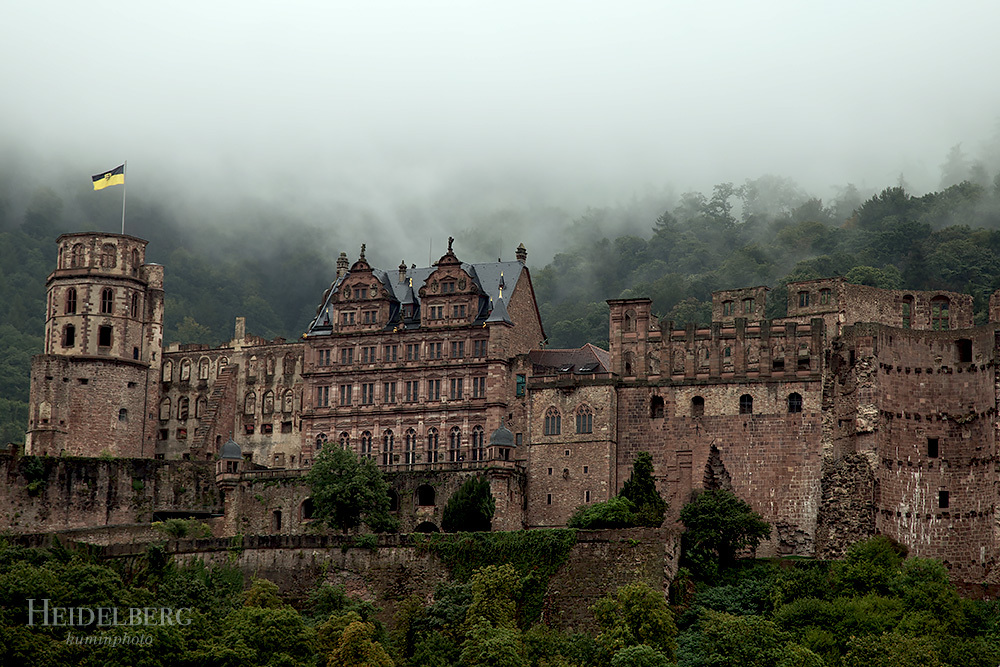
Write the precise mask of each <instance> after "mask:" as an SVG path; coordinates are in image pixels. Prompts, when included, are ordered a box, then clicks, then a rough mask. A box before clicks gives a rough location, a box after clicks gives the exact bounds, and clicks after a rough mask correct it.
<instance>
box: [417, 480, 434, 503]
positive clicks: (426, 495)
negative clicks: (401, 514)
mask: <svg viewBox="0 0 1000 667" xmlns="http://www.w3.org/2000/svg"><path fill="white" fill-rule="evenodd" d="M417 505H419V506H420V507H433V506H434V487H433V486H431V485H430V484H421V485H420V486H418V487H417Z"/></svg>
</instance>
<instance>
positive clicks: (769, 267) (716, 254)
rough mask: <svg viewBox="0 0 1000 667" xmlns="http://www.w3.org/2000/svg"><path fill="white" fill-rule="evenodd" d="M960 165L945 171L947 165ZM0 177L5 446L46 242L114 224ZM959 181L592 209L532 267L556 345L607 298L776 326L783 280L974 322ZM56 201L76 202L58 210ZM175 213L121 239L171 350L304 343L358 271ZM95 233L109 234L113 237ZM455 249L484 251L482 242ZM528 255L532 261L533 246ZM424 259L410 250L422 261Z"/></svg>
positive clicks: (984, 249)
mask: <svg viewBox="0 0 1000 667" xmlns="http://www.w3.org/2000/svg"><path fill="white" fill-rule="evenodd" d="M955 161H956V160H955V159H954V156H950V158H949V164H952V163H954V162H955ZM946 166H947V165H946ZM3 176H4V178H3V179H2V180H0V182H2V183H3V186H0V442H23V435H24V429H25V428H26V424H27V409H26V401H27V397H28V385H29V378H28V375H29V368H30V359H31V355H33V354H36V353H38V352H40V351H41V348H42V341H41V335H42V333H43V330H44V321H43V317H44V299H45V278H46V275H47V274H48V272H49V271H51V269H52V267H53V266H54V262H55V243H54V240H55V238H56V236H58V235H59V234H60V233H63V232H69V231H84V230H89V229H93V228H94V225H92V224H91V223H90V222H89V221H92V220H95V219H104V220H107V219H108V217H109V216H108V215H107V208H105V209H98V206H99V205H103V206H105V207H107V206H108V202H109V201H110V200H108V199H104V200H99V199H95V198H93V197H88V196H83V195H84V194H86V195H91V194H93V193H82V192H81V191H80V190H79V188H78V187H68V186H67V187H65V188H58V187H57V186H52V187H38V186H37V185H31V184H28V183H27V182H25V181H23V180H20V179H19V177H18V176H17V175H16V174H14V173H12V172H11V171H10V170H8V171H7V173H6V174H3ZM960 178H961V179H964V180H961V181H960V182H956V184H951V185H947V187H942V189H941V190H939V191H937V192H932V193H929V194H926V195H923V196H914V195H911V194H910V193H908V192H907V191H906V188H905V185H895V186H891V187H887V188H884V189H882V190H881V191H880V192H877V193H876V194H872V193H867V192H861V191H859V189H858V188H856V187H854V186H853V185H847V186H845V187H843V188H841V189H840V190H839V192H838V194H837V196H836V197H835V198H834V199H833V200H832V201H829V202H824V201H821V200H820V199H817V198H815V197H812V196H810V195H809V194H808V193H806V192H803V191H802V190H801V189H800V188H799V187H798V186H797V185H796V184H795V183H794V182H793V181H792V180H790V179H785V178H778V177H773V176H765V177H761V178H758V179H753V180H747V181H745V182H744V183H742V184H740V185H736V184H733V183H721V184H719V185H716V186H715V187H714V188H713V190H712V191H711V192H707V193H700V192H688V193H684V194H683V195H681V196H680V197H677V198H674V199H673V200H672V201H666V199H668V197H663V199H664V202H663V203H662V204H660V208H659V213H658V214H649V216H648V217H649V219H648V220H645V221H643V220H642V217H643V216H644V215H647V214H646V213H645V211H648V210H650V209H651V205H650V200H649V199H648V198H647V200H645V201H643V202H642V205H641V206H637V205H635V203H634V202H633V203H632V204H629V205H618V206H614V207H608V208H603V209H589V210H587V211H586V212H585V213H584V214H583V215H581V216H578V217H576V219H569V220H568V221H567V222H566V223H565V225H564V229H563V231H562V235H561V236H562V238H563V239H564V240H565V243H564V246H563V251H562V252H560V253H558V254H556V255H555V256H554V257H553V258H552V259H551V261H549V262H548V263H547V264H544V265H543V264H542V261H543V260H544V259H546V258H541V260H540V259H539V258H537V257H535V256H529V265H531V266H532V268H533V272H532V277H533V280H534V285H535V291H536V294H537V297H538V300H539V307H540V309H541V313H542V318H543V321H544V323H545V328H546V332H547V334H548V341H549V345H550V346H552V347H576V346H580V345H582V344H583V343H586V342H593V343H596V344H598V345H602V346H606V345H607V326H608V323H607V312H608V309H607V305H606V303H605V300H606V299H609V298H617V297H622V296H648V297H650V298H652V299H653V304H654V311H655V312H656V313H657V314H659V315H660V316H661V317H664V318H666V319H671V320H673V321H675V322H677V323H683V322H687V321H697V322H706V321H707V320H708V318H709V315H710V302H711V292H712V291H713V290H716V289H725V288H733V287H743V286H751V285H761V284H763V285H768V286H770V287H771V288H772V292H771V294H770V296H769V304H768V306H769V315H770V316H779V315H782V314H783V309H784V304H785V301H784V297H785V291H784V285H785V284H786V283H787V282H788V281H790V280H803V279H810V278H819V277H826V276H835V275H844V276H846V277H847V278H848V279H849V280H851V281H853V282H859V283H864V284H869V285H875V286H880V287H903V286H905V287H909V288H913V289H947V290H952V291H957V292H964V293H968V294H971V295H972V296H973V297H974V299H975V304H976V318H977V320H976V321H977V322H982V321H984V320H985V316H986V305H987V301H988V298H989V294H990V293H991V292H992V291H993V290H995V289H997V288H1000V175H995V174H988V173H987V172H986V170H985V169H983V168H982V167H975V166H964V167H962V168H957V167H955V166H954V165H952V168H950V169H946V173H945V177H944V179H943V181H942V184H943V185H946V184H948V183H949V181H956V179H960ZM60 192H62V193H69V194H64V196H65V200H64V198H63V196H61V195H60V194H59V193H60ZM111 203H112V204H113V203H114V202H111ZM112 210H113V207H112ZM243 213H244V212H243V211H240V215H242V214H243ZM179 215H184V214H183V213H180V212H179V210H175V209H174V208H172V207H170V206H169V205H166V204H158V203H152V202H148V201H143V200H142V199H137V200H136V201H132V200H130V201H129V208H128V221H129V228H128V229H127V230H126V231H127V232H129V233H133V234H135V235H137V236H141V237H143V238H146V239H148V240H149V242H150V244H149V251H148V256H147V259H148V261H151V262H157V263H160V264H163V265H164V266H165V267H166V271H165V274H166V277H165V281H166V293H167V301H166V322H165V325H166V336H165V338H166V341H167V342H173V341H181V342H203V343H213V344H217V343H220V342H222V341H225V340H228V339H229V338H230V337H231V336H232V331H233V329H232V327H233V322H234V319H235V317H237V316H245V317H246V318H247V326H248V330H249V331H250V332H252V333H254V334H257V335H261V336H264V337H267V338H273V337H275V336H282V337H285V338H288V339H293V338H296V337H298V336H299V335H301V332H302V331H303V330H304V328H305V326H306V325H307V324H308V322H309V320H310V318H311V317H312V315H313V313H314V309H315V306H316V303H317V302H318V300H319V298H320V296H321V295H322V293H323V290H324V289H325V288H326V287H327V286H328V285H329V284H330V282H331V281H332V280H333V277H334V275H335V257H336V254H337V253H338V252H339V251H340V250H342V249H343V250H345V251H347V252H348V255H349V256H352V257H356V252H357V250H356V249H355V248H354V247H353V245H354V239H353V237H351V238H350V239H345V238H342V237H341V236H338V232H337V231H336V227H335V226H334V227H332V228H331V229H332V230H333V231H330V230H321V229H319V228H318V227H317V226H312V224H311V223H305V222H303V221H301V220H299V219H290V220H283V219H281V217H280V215H279V214H278V213H276V212H272V211H249V212H246V216H245V220H244V221H243V223H242V224H238V225H219V224H209V222H208V221H206V222H205V223H204V224H200V221H194V222H192V221H190V220H185V221H181V220H178V217H177V216H179ZM556 217H557V216H556ZM111 220H112V222H114V218H113V217H112V218H111ZM512 227H517V228H523V227H524V221H523V220H522V221H520V223H519V224H516V225H515V224H512ZM99 228H101V229H107V230H109V231H115V224H110V225H104V226H103V227H99ZM636 229H647V230H648V231H647V232H646V233H643V234H638V233H636V232H635V230H636ZM621 230H628V233H627V234H623V233H622V231H621ZM493 232H495V230H491V231H490V233H493ZM339 233H340V234H344V232H339ZM456 235H457V236H458V237H459V243H461V241H462V238H464V237H465V238H470V244H471V245H473V246H475V245H476V244H475V242H474V240H471V239H474V237H475V230H474V229H467V230H456ZM374 240H375V239H372V241H373V242H374ZM524 242H525V244H526V245H527V246H529V248H530V247H531V239H530V238H525V239H524ZM348 246H349V247H348ZM422 252H423V250H419V251H418V250H417V249H413V253H414V256H416V255H417V254H419V253H422ZM459 253H460V254H461V247H459ZM468 259H470V260H476V259H479V258H476V257H469V258H468ZM532 259H534V260H535V261H534V262H532Z"/></svg>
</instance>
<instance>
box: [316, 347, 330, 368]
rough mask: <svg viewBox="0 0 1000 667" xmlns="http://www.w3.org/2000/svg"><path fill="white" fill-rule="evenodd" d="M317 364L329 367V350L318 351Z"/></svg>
mask: <svg viewBox="0 0 1000 667" xmlns="http://www.w3.org/2000/svg"><path fill="white" fill-rule="evenodd" d="M317 363H318V364H319V365H320V366H329V365H330V350H320V351H319V359H318V361H317Z"/></svg>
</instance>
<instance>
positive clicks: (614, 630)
mask: <svg viewBox="0 0 1000 667" xmlns="http://www.w3.org/2000/svg"><path fill="white" fill-rule="evenodd" d="M590 610H591V611H592V612H593V613H594V618H595V619H596V620H597V624H598V625H599V626H600V628H601V634H600V635H599V636H598V637H597V642H598V644H600V645H601V647H602V648H604V650H605V651H606V652H607V653H608V654H609V655H614V654H615V653H617V652H618V651H621V650H622V649H624V648H627V647H629V646H636V645H638V644H646V645H648V646H651V647H653V648H654V649H656V650H657V651H659V652H660V653H661V654H663V655H664V656H666V657H667V659H669V660H673V658H674V653H675V652H676V650H677V642H676V637H677V625H676V623H675V622H674V615H673V613H672V612H671V611H670V606H669V605H668V604H667V599H666V597H665V596H664V595H663V593H662V592H661V591H657V590H654V589H653V588H652V587H651V586H650V585H649V584H647V583H645V582H635V583H631V584H627V585H625V586H622V587H620V588H619V589H618V590H616V591H615V592H614V593H612V594H609V595H606V596H605V597H603V598H601V599H600V600H598V601H597V602H596V603H594V606H593V607H591V608H590Z"/></svg>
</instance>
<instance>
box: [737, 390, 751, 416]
mask: <svg viewBox="0 0 1000 667" xmlns="http://www.w3.org/2000/svg"><path fill="white" fill-rule="evenodd" d="M740 414H741V415H752V414H753V396H751V395H750V394H743V395H742V396H740Z"/></svg>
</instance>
